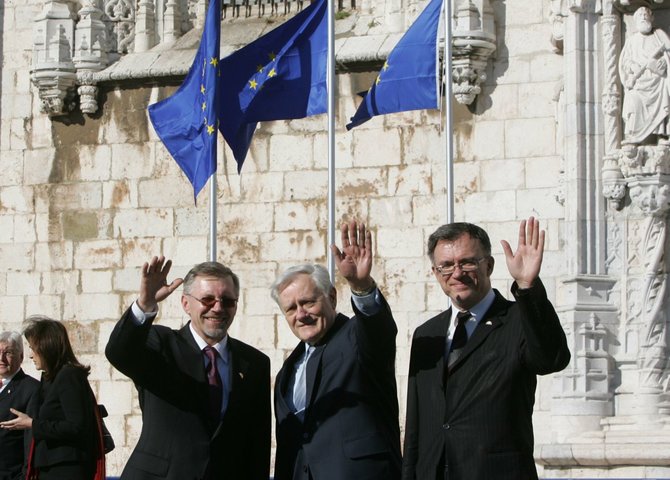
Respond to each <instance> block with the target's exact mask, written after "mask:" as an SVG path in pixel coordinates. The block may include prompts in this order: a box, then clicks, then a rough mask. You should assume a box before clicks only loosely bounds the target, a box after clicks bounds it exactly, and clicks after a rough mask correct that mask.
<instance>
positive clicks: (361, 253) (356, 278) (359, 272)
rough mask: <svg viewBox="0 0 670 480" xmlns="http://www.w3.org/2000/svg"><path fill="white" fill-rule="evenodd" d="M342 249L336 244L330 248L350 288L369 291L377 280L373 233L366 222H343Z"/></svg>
mask: <svg viewBox="0 0 670 480" xmlns="http://www.w3.org/2000/svg"><path fill="white" fill-rule="evenodd" d="M340 230H341V232H342V250H340V249H339V248H337V246H336V245H331V246H330V249H331V252H332V253H333V257H334V259H335V265H336V266H337V270H338V271H339V272H340V274H341V275H342V276H343V277H344V278H345V279H346V280H347V282H349V288H351V289H352V290H355V291H359V292H363V291H368V290H370V289H371V288H373V287H374V285H375V281H374V280H373V279H372V277H371V276H370V272H371V271H372V234H371V233H370V231H369V230H367V229H366V228H365V224H364V223H360V224H359V223H357V222H356V221H355V220H352V221H351V222H349V223H348V224H347V223H344V224H342V227H341V229H340Z"/></svg>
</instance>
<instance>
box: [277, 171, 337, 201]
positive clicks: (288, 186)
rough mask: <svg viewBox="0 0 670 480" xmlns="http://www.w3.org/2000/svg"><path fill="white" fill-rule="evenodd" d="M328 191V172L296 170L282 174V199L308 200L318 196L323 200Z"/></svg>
mask: <svg viewBox="0 0 670 480" xmlns="http://www.w3.org/2000/svg"><path fill="white" fill-rule="evenodd" d="M327 191H328V173H327V172H326V170H322V171H316V172H315V171H298V172H286V173H285V174H284V194H283V200H308V199H313V198H320V199H323V200H324V201H325V198H326V192H327Z"/></svg>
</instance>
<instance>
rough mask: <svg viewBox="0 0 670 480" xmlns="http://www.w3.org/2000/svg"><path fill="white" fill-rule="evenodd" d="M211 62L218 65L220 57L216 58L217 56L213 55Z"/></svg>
mask: <svg viewBox="0 0 670 480" xmlns="http://www.w3.org/2000/svg"><path fill="white" fill-rule="evenodd" d="M209 63H210V64H211V65H213V66H215V67H216V65H217V64H218V63H219V59H218V58H215V57H212V59H211V60H210V61H209Z"/></svg>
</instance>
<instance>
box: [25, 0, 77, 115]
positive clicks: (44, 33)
mask: <svg viewBox="0 0 670 480" xmlns="http://www.w3.org/2000/svg"><path fill="white" fill-rule="evenodd" d="M74 18H75V16H74V15H73V13H72V12H71V10H70V7H69V5H68V4H67V3H64V2H60V1H56V0H52V1H49V2H47V3H46V5H45V6H44V10H43V11H42V13H41V14H40V15H39V16H38V17H37V18H36V19H35V27H34V39H35V40H34V44H33V69H32V71H31V80H32V82H33V83H34V84H35V86H37V89H38V91H39V96H40V106H41V110H42V112H44V113H46V114H47V115H49V116H57V115H63V114H66V113H68V112H70V111H71V110H72V109H73V108H74V103H73V100H74V96H75V91H74V89H75V81H76V73H75V66H74V62H73V61H72V52H73V45H74Z"/></svg>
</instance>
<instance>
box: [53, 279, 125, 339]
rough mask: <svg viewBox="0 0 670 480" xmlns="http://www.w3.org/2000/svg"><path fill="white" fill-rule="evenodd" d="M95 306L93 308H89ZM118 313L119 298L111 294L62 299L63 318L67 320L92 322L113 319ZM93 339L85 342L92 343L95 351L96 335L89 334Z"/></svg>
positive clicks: (85, 294) (83, 295)
mask: <svg viewBox="0 0 670 480" xmlns="http://www.w3.org/2000/svg"><path fill="white" fill-rule="evenodd" d="M92 305H95V308H91V306H92ZM118 311H119V296H118V295H115V294H113V293H111V292H107V293H80V294H79V295H66V296H65V297H64V299H63V318H67V319H68V320H78V321H80V322H82V321H87V322H88V321H93V320H107V319H110V318H115V317H116V316H117V315H118ZM70 335H72V334H70ZM91 335H93V338H92V339H90V340H87V344H88V343H90V342H94V346H91V347H89V348H95V349H96V350H97V342H96V341H95V339H97V334H91Z"/></svg>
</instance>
